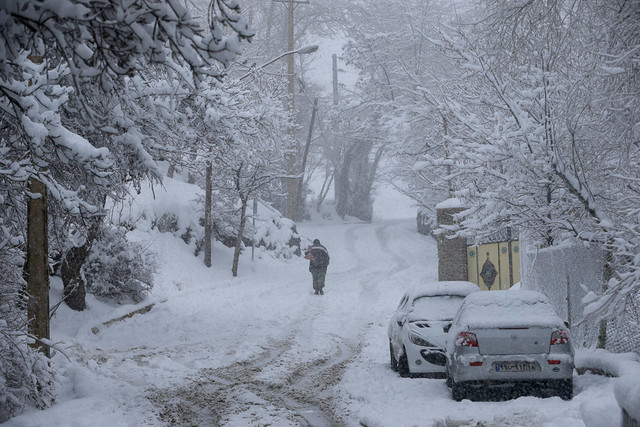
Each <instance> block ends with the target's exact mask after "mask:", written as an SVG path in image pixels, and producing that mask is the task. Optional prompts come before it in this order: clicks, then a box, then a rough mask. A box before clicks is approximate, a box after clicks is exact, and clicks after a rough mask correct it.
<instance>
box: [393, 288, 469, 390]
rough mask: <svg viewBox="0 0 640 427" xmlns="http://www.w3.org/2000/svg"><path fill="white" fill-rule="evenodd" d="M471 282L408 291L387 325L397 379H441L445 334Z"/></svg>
mask: <svg viewBox="0 0 640 427" xmlns="http://www.w3.org/2000/svg"><path fill="white" fill-rule="evenodd" d="M479 290H480V289H479V288H478V286H476V285H474V284H473V283H471V282H462V281H460V282H430V283H425V284H421V285H419V286H415V287H413V288H411V289H409V290H408V291H407V292H406V293H405V294H404V296H403V297H402V299H401V300H400V304H399V305H398V308H397V309H396V311H395V313H394V314H393V316H392V317H391V321H390V322H389V330H388V334H389V355H390V360H391V369H393V370H394V371H398V372H399V373H400V376H402V377H408V376H416V375H418V374H419V375H421V376H430V377H436V378H444V376H445V362H446V357H445V353H444V346H445V342H446V337H447V332H446V331H447V330H448V329H449V327H450V326H451V321H452V320H453V317H454V315H455V314H456V312H457V311H458V308H460V305H461V304H462V301H463V300H464V298H465V297H466V296H467V295H469V294H471V293H473V292H478V291H479Z"/></svg>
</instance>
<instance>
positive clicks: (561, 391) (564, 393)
mask: <svg viewBox="0 0 640 427" xmlns="http://www.w3.org/2000/svg"><path fill="white" fill-rule="evenodd" d="M557 393H558V396H560V399H562V400H571V399H573V378H572V379H570V380H563V381H560V382H559V383H558V386H557Z"/></svg>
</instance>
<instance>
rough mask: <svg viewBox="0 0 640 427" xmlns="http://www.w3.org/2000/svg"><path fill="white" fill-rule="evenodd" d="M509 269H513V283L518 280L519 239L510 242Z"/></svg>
mask: <svg viewBox="0 0 640 427" xmlns="http://www.w3.org/2000/svg"><path fill="white" fill-rule="evenodd" d="M511 270H512V271H513V284H514V285H515V284H516V283H518V282H519V281H520V241H519V240H514V241H512V242H511Z"/></svg>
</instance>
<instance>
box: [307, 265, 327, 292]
mask: <svg viewBox="0 0 640 427" xmlns="http://www.w3.org/2000/svg"><path fill="white" fill-rule="evenodd" d="M310 271H311V276H313V290H314V291H321V290H322V288H324V276H326V274H327V269H326V268H323V269H318V270H317V269H315V268H314V269H313V270H310Z"/></svg>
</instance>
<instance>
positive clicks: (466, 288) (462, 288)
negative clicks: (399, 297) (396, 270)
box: [407, 281, 480, 299]
mask: <svg viewBox="0 0 640 427" xmlns="http://www.w3.org/2000/svg"><path fill="white" fill-rule="evenodd" d="M479 290H480V288H478V286H477V285H475V284H473V283H471V282H465V281H448V282H427V283H421V284H419V285H414V286H412V287H411V288H409V290H407V295H409V296H410V297H411V299H416V298H419V297H426V296H436V295H460V296H463V297H466V296H467V295H469V294H471V293H473V292H477V291H479Z"/></svg>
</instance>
